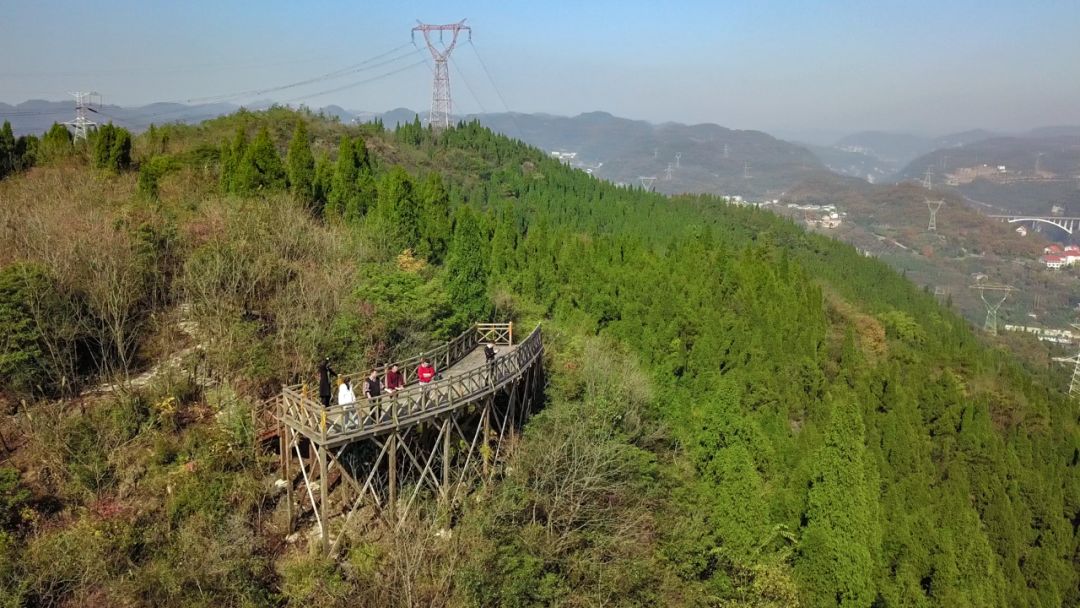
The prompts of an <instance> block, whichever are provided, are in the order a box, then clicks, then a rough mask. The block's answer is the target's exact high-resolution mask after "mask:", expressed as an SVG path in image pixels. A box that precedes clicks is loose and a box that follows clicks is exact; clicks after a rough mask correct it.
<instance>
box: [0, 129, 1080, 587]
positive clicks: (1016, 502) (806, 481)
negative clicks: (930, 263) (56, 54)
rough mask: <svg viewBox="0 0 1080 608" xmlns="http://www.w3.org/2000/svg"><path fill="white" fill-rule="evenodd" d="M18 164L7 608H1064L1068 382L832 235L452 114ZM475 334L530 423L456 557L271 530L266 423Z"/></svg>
mask: <svg viewBox="0 0 1080 608" xmlns="http://www.w3.org/2000/svg"><path fill="white" fill-rule="evenodd" d="M58 129H60V130H62V128H61V127H58ZM5 141H6V139H4V138H3V137H2V136H0V151H2V150H6V149H8V148H10V149H12V150H14V149H15V147H16V144H15V143H12V144H10V145H9V144H7V143H4V142H5ZM34 142H35V143H33V144H30V145H31V146H32V147H33V148H34V150H35V151H34V152H33V154H32V155H30V156H25V158H27V159H29V160H27V161H23V160H20V161H19V163H18V166H17V168H13V169H11V170H10V171H13V172H14V171H17V174H15V175H11V176H9V177H8V178H6V179H4V180H3V181H0V242H4V243H5V247H4V248H3V250H2V251H0V335H3V336H4V339H3V341H2V342H0V386H2V389H3V393H4V396H3V399H4V401H3V403H2V404H0V405H3V406H4V409H5V412H4V420H3V423H2V425H0V435H2V438H3V446H2V447H3V450H4V454H5V456H4V458H5V460H4V462H3V463H2V464H0V486H2V488H0V605H5V606H7V605H10V606H22V605H26V606H56V605H71V606H75V605H79V606H82V605H113V606H127V605H132V606H134V605H199V606H262V605H288V606H293V605H297V606H299V605H318V606H346V605H372V606H383V605H386V606H421V605H422V606H515V607H526V606H548V605H558V606H612V605H614V606H723V607H736V606H738V607H781V606H785V607H786V606H807V607H824V606H843V607H867V608H869V607H875V608H880V607H889V606H946V607H950V608H951V607H957V606H972V607H975V606H1002V607H1005V606H1008V607H1015V606H1032V607H1034V606H1075V605H1078V604H1080V590H1078V565H1080V553H1078V527H1080V476H1078V475H1077V466H1078V462H1080V433H1078V430H1077V413H1076V412H1077V409H1076V408H1077V405H1076V403H1075V402H1071V401H1069V400H1067V399H1066V397H1065V396H1064V395H1062V394H1061V391H1060V388H1059V387H1060V386H1061V384H1062V374H1063V372H1062V370H1060V369H1056V368H1054V367H1052V366H1049V365H1047V362H1046V361H1030V360H1027V361H1022V360H1019V359H1018V358H1016V357H1015V356H1014V355H1012V354H1011V353H1009V352H1006V351H1005V350H1004V349H1002V348H1000V347H999V346H997V345H995V344H993V343H991V342H988V341H987V340H984V339H983V338H981V337H980V336H976V335H975V334H974V333H973V331H972V330H971V328H970V327H969V326H968V325H967V324H966V323H965V322H964V321H963V320H962V319H961V318H960V317H959V316H958V315H956V314H954V313H953V312H952V311H950V310H948V309H946V308H943V307H941V306H939V305H938V304H937V303H936V302H935V300H934V298H933V297H932V296H930V295H928V294H927V293H925V292H924V291H922V290H920V289H917V288H915V287H914V286H913V285H911V284H910V283H909V282H907V281H906V280H905V279H903V278H902V277H901V276H899V275H898V274H897V273H896V272H894V271H892V270H891V269H889V268H888V267H887V266H885V265H884V264H882V263H880V262H878V261H876V260H873V259H868V258H865V257H862V256H860V255H859V254H858V253H857V252H856V251H855V249H853V248H852V247H850V246H847V245H844V244H841V243H839V242H837V241H833V240H829V239H826V238H824V237H821V236H816V235H812V234H808V233H806V232H804V231H803V230H801V229H800V228H798V227H797V226H795V225H794V224H793V223H791V222H789V221H787V220H783V219H781V218H778V217H777V216H775V215H772V214H770V213H768V212H763V211H759V210H755V209H749V208H741V207H735V206H730V205H727V204H726V203H724V202H723V201H722V200H719V199H716V198H713V197H708V196H699V197H689V196H682V197H674V198H668V197H663V196H660V195H656V194H652V193H647V192H643V191H641V190H637V189H620V188H616V187H614V186H612V185H610V184H607V183H604V182H601V181H598V180H595V179H593V178H591V177H590V176H588V175H586V174H584V173H582V172H578V171H573V170H571V169H569V168H567V167H564V166H562V165H561V164H559V163H558V162H556V161H553V160H551V159H548V158H546V157H545V155H544V154H543V153H542V152H540V151H538V150H536V149H533V148H529V147H527V146H524V145H522V144H520V143H518V142H515V141H512V140H510V139H508V138H505V137H503V136H499V135H495V134H493V133H492V132H490V131H489V130H487V129H484V128H482V127H480V126H479V125H478V124H472V123H469V124H459V125H457V126H456V127H455V128H452V129H450V130H447V131H445V132H443V133H440V134H435V133H433V132H431V131H430V130H429V129H427V128H424V127H422V126H421V125H420V123H419V121H416V122H413V123H410V124H405V125H400V126H398V127H397V128H396V129H388V128H385V127H384V126H383V125H382V124H378V123H373V124H366V125H359V126H344V125H340V124H338V123H336V122H334V121H332V120H328V119H325V118H323V117H320V116H315V115H312V114H310V113H307V112H296V111H291V110H287V109H283V108H273V109H270V110H268V111H265V112H258V113H253V112H246V111H242V112H239V113H237V114H234V115H231V116H227V117H223V118H219V119H214V120H211V121H208V122H205V123H203V124H201V125H198V126H180V125H167V126H158V127H154V128H151V129H150V130H149V131H147V132H145V133H142V134H140V135H138V136H137V137H134V138H133V137H132V136H131V134H130V133H128V132H127V131H126V130H125V129H123V128H120V127H111V126H110V127H108V128H107V129H103V130H101V131H99V132H97V133H96V134H95V135H94V136H93V137H92V138H91V140H90V141H88V142H85V143H84V142H78V143H75V142H72V141H71V139H70V138H64V137H63V136H62V135H61V134H60V133H59V131H57V129H54V130H53V131H50V133H49V134H46V135H45V136H44V137H43V138H42V139H41V141H40V143H37V140H36V139H35V140H34ZM23 147H24V148H25V147H27V144H26V142H24V143H23ZM20 154H22V153H20ZM13 155H14V153H12V155H9V158H12V157H14V156H13ZM18 158H20V159H22V158H24V156H18ZM5 162H8V161H5ZM9 164H10V165H11V166H12V167H16V165H15V164H14V161H11V162H10V163H9ZM4 166H5V167H7V166H8V165H7V164H6V165H4ZM486 319H493V320H513V321H515V322H520V323H523V324H528V325H531V324H532V323H535V322H537V321H542V322H543V323H544V327H545V332H546V336H547V340H548V353H547V357H548V361H547V362H546V366H547V369H548V380H549V382H548V386H547V387H546V403H545V407H544V408H543V410H542V411H541V412H540V413H539V414H537V415H536V416H534V417H533V418H532V419H531V420H530V421H529V422H528V424H527V426H526V428H525V429H524V433H523V438H522V440H521V441H520V442H519V443H518V444H517V445H516V447H515V449H514V450H513V452H512V453H511V454H510V456H509V459H508V461H507V462H506V463H505V464H504V467H503V469H502V471H501V472H500V474H499V475H497V476H496V478H495V479H494V480H492V481H491V482H490V483H487V484H483V485H477V486H475V487H474V488H473V491H472V494H471V495H470V496H469V498H468V499H467V500H465V501H464V502H463V503H462V504H461V505H459V506H458V511H457V512H456V513H455V514H454V517H453V518H452V522H453V526H452V528H453V529H452V534H449V535H447V534H438V535H437V534H436V533H437V532H438V531H439V529H440V528H442V527H445V526H449V525H450V523H449V521H450V520H448V519H447V516H446V513H442V512H440V511H439V507H438V506H437V505H434V504H432V505H429V506H428V508H427V509H426V510H425V511H424V512H423V513H421V514H420V515H418V516H417V517H415V518H413V519H411V520H409V521H407V522H406V523H405V524H404V525H403V526H402V527H401V528H400V529H398V530H389V529H386V528H385V527H383V526H380V525H378V524H376V523H375V522H374V521H367V522H357V523H356V524H354V526H355V529H354V530H352V533H351V535H350V539H349V541H348V543H347V547H346V548H345V550H344V552H343V554H342V555H341V556H340V558H339V559H337V560H330V559H327V558H324V557H321V556H319V554H318V553H317V552H316V551H315V550H314V544H315V543H311V542H309V541H310V539H309V538H308V537H307V536H306V535H302V536H301V537H300V538H299V539H290V540H288V541H286V538H285V537H286V530H285V515H284V510H285V509H284V505H283V502H284V500H283V494H281V493H280V492H279V491H278V490H276V489H275V486H274V483H273V482H274V480H275V478H276V473H277V472H276V470H275V465H276V462H277V459H276V457H274V456H273V455H272V454H264V453H261V452H259V451H258V450H255V449H253V448H254V445H253V442H254V439H253V435H254V429H253V427H252V422H251V420H252V418H251V411H252V410H253V409H254V408H257V407H258V404H259V403H260V402H261V400H262V399H264V398H266V397H268V396H270V395H272V394H273V393H274V392H275V391H276V390H277V388H278V387H279V386H280V385H281V384H282V383H285V382H292V381H296V380H299V379H303V378H309V377H310V374H311V373H312V372H313V370H314V365H315V362H316V361H317V360H318V359H319V358H320V357H321V356H323V355H329V356H331V357H333V358H334V360H335V361H337V362H338V365H339V366H340V367H342V368H348V369H361V368H362V367H364V366H366V365H370V364H373V363H380V362H385V361H388V360H392V359H393V358H395V357H398V356H407V355H409V354H411V353H413V352H415V351H416V350H418V349H421V348H425V347H427V346H430V345H431V344H434V343H435V342H437V341H438V340H441V339H444V338H445V337H447V336H450V335H453V334H454V333H455V332H457V331H459V330H460V329H461V328H462V327H464V326H465V325H467V324H468V323H470V322H472V321H475V320H486ZM148 370H149V371H148Z"/></svg>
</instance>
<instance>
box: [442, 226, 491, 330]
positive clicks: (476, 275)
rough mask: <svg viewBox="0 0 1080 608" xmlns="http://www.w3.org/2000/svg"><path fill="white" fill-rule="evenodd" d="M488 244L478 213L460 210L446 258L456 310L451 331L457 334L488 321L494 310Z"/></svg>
mask: <svg viewBox="0 0 1080 608" xmlns="http://www.w3.org/2000/svg"><path fill="white" fill-rule="evenodd" d="M487 249H488V247H487V243H486V242H485V239H484V234H483V231H482V230H481V228H480V220H479V218H477V217H476V212H474V211H473V210H472V209H470V208H468V207H460V208H459V210H458V213H457V215H456V221H455V223H454V238H453V240H452V241H451V243H450V251H449V252H448V253H447V256H446V292H447V296H448V298H449V300H450V306H451V308H452V309H453V312H452V313H451V316H450V320H449V329H451V330H452V331H456V330H458V329H461V328H463V327H465V326H467V325H468V324H469V323H475V322H477V321H486V320H487V318H488V315H489V313H490V311H491V305H490V302H489V301H488V297H487V260H485V259H484V258H485V255H484V252H485V251H487Z"/></svg>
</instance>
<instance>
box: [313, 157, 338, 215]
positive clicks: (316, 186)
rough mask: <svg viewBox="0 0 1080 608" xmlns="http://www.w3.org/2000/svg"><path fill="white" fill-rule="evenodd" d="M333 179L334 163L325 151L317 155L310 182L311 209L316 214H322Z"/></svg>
mask: <svg viewBox="0 0 1080 608" xmlns="http://www.w3.org/2000/svg"><path fill="white" fill-rule="evenodd" d="M333 180H334V165H333V163H331V162H330V157H329V156H327V155H326V154H325V153H323V154H320V155H319V160H318V161H317V162H316V163H315V175H314V178H313V180H312V184H311V199H312V202H313V205H312V210H313V211H314V212H315V214H316V215H320V216H321V215H323V213H324V211H325V207H326V201H327V198H328V197H329V195H330V188H331V185H332V184H333Z"/></svg>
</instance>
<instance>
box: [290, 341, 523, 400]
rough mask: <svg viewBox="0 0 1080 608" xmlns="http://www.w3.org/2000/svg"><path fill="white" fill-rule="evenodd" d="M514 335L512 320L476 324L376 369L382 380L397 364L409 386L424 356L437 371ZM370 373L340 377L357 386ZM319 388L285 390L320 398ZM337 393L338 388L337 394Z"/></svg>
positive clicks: (295, 385)
mask: <svg viewBox="0 0 1080 608" xmlns="http://www.w3.org/2000/svg"><path fill="white" fill-rule="evenodd" d="M513 338H514V324H513V323H476V324H474V325H473V326H472V327H470V328H469V329H467V330H465V331H464V332H462V333H461V334H460V335H458V336H457V337H456V338H454V339H452V340H450V341H449V342H445V343H443V344H441V345H439V346H436V347H435V348H433V349H431V350H429V351H425V352H422V353H420V354H418V355H416V356H415V357H410V358H408V359H403V360H401V361H394V362H392V363H387V364H386V365H383V366H381V367H376V368H374V369H376V370H378V372H379V378H380V379H385V378H386V372H387V371H388V370H389V369H390V368H391V367H392V366H394V365H396V366H397V367H398V371H399V372H401V374H402V378H403V379H404V380H405V384H406V385H409V384H412V383H414V382H416V381H417V379H418V378H417V376H416V368H417V367H419V366H420V361H421V360H422V359H427V360H428V361H429V362H431V364H432V365H434V366H435V370H436V371H437V372H441V371H443V370H446V369H448V368H449V367H450V366H452V365H454V364H455V363H457V362H458V361H461V359H462V358H464V357H465V355H468V354H469V353H471V352H472V351H473V350H474V349H475V348H476V347H477V346H478V345H480V344H484V343H487V342H494V343H495V344H501V345H510V344H513V343H514V341H513ZM369 373H371V370H370V369H365V370H361V371H358V372H353V373H350V374H343V375H341V376H340V377H341V379H343V380H348V381H349V382H350V383H351V384H352V385H353V386H358V385H359V384H358V383H359V382H362V381H363V379H364V378H367V376H368V374H369ZM316 388H317V387H312V386H310V385H307V384H293V385H290V386H286V387H285V388H284V389H283V391H290V390H291V391H293V392H294V393H297V394H301V395H304V394H310V395H312V396H315V397H317V395H315V394H314V391H315V390H316ZM336 392H337V391H336V389H335V397H336Z"/></svg>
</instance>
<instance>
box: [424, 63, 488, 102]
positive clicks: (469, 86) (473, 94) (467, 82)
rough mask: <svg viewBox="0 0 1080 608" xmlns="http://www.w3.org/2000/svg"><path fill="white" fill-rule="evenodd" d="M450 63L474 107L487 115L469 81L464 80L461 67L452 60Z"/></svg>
mask: <svg viewBox="0 0 1080 608" xmlns="http://www.w3.org/2000/svg"><path fill="white" fill-rule="evenodd" d="M425 59H426V58H425ZM450 63H451V64H452V65H453V66H454V70H455V71H456V72H457V75H458V77H460V78H461V82H464V83H465V88H466V89H468V91H469V95H471V96H472V98H473V101H475V102H476V105H478V106H480V111H481V112H482V113H484V114H487V110H486V109H484V103H483V102H482V101H480V98H479V97H477V96H476V91H474V90H473V88H472V85H471V84H469V80H468V79H467V78H465V73H464V72H462V71H461V67H460V66H458V64H457V62H456V61H454V60H453V59H451V60H450Z"/></svg>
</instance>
